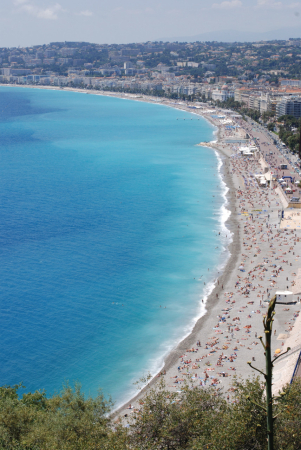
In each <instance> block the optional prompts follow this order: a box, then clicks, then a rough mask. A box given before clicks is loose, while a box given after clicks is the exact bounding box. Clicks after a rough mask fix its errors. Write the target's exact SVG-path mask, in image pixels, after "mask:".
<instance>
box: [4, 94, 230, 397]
mask: <svg viewBox="0 0 301 450" xmlns="http://www.w3.org/2000/svg"><path fill="white" fill-rule="evenodd" d="M177 119H178V120H177ZM184 119H185V120H184ZM191 119H192V120H191ZM213 131H214V130H213V128H212V126H211V125H210V124H208V123H207V122H206V121H205V120H204V119H200V120H198V119H197V117H196V116H195V115H192V114H190V113H186V112H183V111H177V110H174V109H171V108H168V107H164V106H160V105H153V104H147V103H142V102H134V101H126V100H122V99H115V98H109V97H101V96H94V95H84V94H79V93H75V92H64V91H47V90H37V89H22V88H8V87H1V88H0V136H1V139H0V217H1V220H0V266H1V271H0V320H1V328H0V338H1V365H0V383H1V384H14V383H18V382H20V381H23V383H24V384H25V386H26V388H27V390H35V389H39V388H45V389H46V390H47V392H48V393H52V392H54V391H55V390H59V389H60V388H61V387H62V384H63V382H64V381H66V380H70V382H73V381H76V380H77V381H80V382H81V383H82V386H83V389H84V391H85V392H86V393H87V394H88V393H90V394H91V395H96V394H97V390H98V388H102V389H103V390H104V392H105V394H111V395H112V397H113V399H114V400H115V401H116V402H117V404H120V403H121V402H122V401H124V400H128V399H129V398H130V395H132V393H135V389H136V388H135V387H134V386H133V382H134V381H136V380H137V379H139V378H140V377H141V376H143V375H145V374H147V373H148V372H149V371H150V372H151V373H153V374H154V373H155V370H157V369H159V368H160V367H161V365H162V362H163V357H164V355H165V354H166V353H167V352H168V351H169V350H170V349H171V348H172V347H173V346H174V345H175V343H176V342H177V341H178V340H179V339H180V337H183V336H184V335H185V334H187V333H188V332H189V330H190V329H191V326H192V324H193V322H194V321H195V319H196V317H198V316H200V314H201V313H202V307H201V304H200V300H201V298H204V295H205V291H204V289H207V290H208V289H209V286H210V282H211V281H212V279H213V278H214V277H215V276H216V271H217V266H218V265H219V264H221V263H222V261H223V260H224V259H225V257H226V256H225V255H226V252H225V251H224V249H223V245H224V243H223V231H224V229H223V225H222V220H223V217H224V212H223V211H222V205H223V204H224V186H223V184H222V181H221V179H220V177H219V175H218V167H219V165H220V162H219V161H218V158H217V155H216V154H215V153H214V152H213V151H212V150H210V149H206V148H201V147H197V146H195V144H196V143H198V142H200V141H204V140H210V139H212V135H213ZM213 196H214V197H213ZM220 231H222V234H221V236H219V235H218V232H220ZM208 268H209V269H210V270H209V271H208ZM200 277H202V278H201V280H200V279H199V278H200ZM204 282H206V286H204Z"/></svg>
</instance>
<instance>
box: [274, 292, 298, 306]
mask: <svg viewBox="0 0 301 450" xmlns="http://www.w3.org/2000/svg"><path fill="white" fill-rule="evenodd" d="M275 294H276V296H277V297H276V303H280V304H290V303H296V301H294V300H293V295H294V294H293V292H292V291H276V292H275Z"/></svg>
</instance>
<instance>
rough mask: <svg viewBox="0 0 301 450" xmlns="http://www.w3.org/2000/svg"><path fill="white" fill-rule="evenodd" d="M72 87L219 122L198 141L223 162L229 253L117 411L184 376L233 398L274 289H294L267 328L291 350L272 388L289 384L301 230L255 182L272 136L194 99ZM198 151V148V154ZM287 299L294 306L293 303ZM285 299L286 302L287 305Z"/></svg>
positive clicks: (260, 363)
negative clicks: (176, 339) (193, 314)
mask: <svg viewBox="0 0 301 450" xmlns="http://www.w3.org/2000/svg"><path fill="white" fill-rule="evenodd" d="M28 87H31V86H28ZM36 88H42V89H44V88H45V87H42V86H37V87H36ZM46 88H47V87H46ZM48 88H49V89H59V88H57V87H48ZM64 90H69V89H68V88H64ZM70 90H72V91H77V92H82V93H89V94H95V95H108V96H112V97H119V98H126V99H131V100H136V101H146V102H156V103H160V104H164V105H166V106H170V107H173V108H177V109H181V110H185V111H188V112H190V113H191V112H193V113H195V114H199V115H201V116H202V117H204V118H206V119H207V120H209V121H210V122H211V123H212V124H213V125H214V126H216V127H217V129H218V133H217V138H216V141H215V142H211V143H207V144H204V143H203V144H202V145H206V146H208V147H211V148H212V149H213V150H214V151H218V152H219V154H220V157H221V159H222V163H223V165H222V168H221V175H222V178H223V181H224V182H225V183H226V185H227V187H228V193H227V206H226V207H227V209H228V210H230V211H231V215H230V217H229V219H228V221H227V222H226V226H227V229H228V230H229V235H230V234H231V236H232V242H231V244H230V245H229V251H230V254H231V256H230V258H229V260H228V262H227V264H226V266H225V268H224V270H223V272H222V273H221V274H220V276H219V278H218V279H217V280H216V282H215V287H214V289H213V291H212V292H211V294H210V295H209V297H208V298H207V299H203V300H204V301H205V302H206V313H205V315H204V316H203V317H201V318H200V319H199V320H198V321H197V323H196V324H195V326H194V328H193V330H192V332H191V334H190V335H189V336H188V337H186V338H185V339H184V340H182V341H181V342H180V344H179V345H178V346H177V347H175V348H174V349H173V351H172V352H171V353H170V354H169V355H167V356H166V358H165V363H164V367H163V368H162V370H161V371H160V373H159V374H151V375H152V376H153V379H152V381H151V382H150V383H149V384H148V385H147V386H146V387H144V388H143V389H142V390H141V391H140V392H139V393H138V394H137V396H136V397H135V398H133V399H131V400H130V401H129V402H128V403H127V404H126V405H124V406H123V407H121V408H119V409H118V410H117V411H115V416H119V417H124V416H126V417H127V418H128V417H129V416H130V415H131V413H132V412H133V411H135V410H137V409H139V407H140V406H139V400H140V399H141V397H143V395H145V393H146V392H147V389H148V388H149V386H151V385H154V383H156V382H157V381H158V380H160V379H161V377H163V378H164V380H165V383H166V386H167V388H169V389H170V390H171V391H179V392H180V389H181V386H182V385H183V384H184V383H185V381H189V382H191V383H193V385H195V386H199V387H200V388H201V389H203V388H206V386H215V387H216V388H217V389H220V388H223V392H224V393H225V395H226V397H227V398H229V401H231V390H232V388H231V384H232V381H233V377H234V375H236V376H238V377H243V378H246V377H248V376H252V375H256V372H255V371H254V370H253V369H251V368H250V367H249V365H248V364H247V362H248V361H252V363H253V365H254V366H256V367H258V368H259V369H261V370H262V369H264V367H265V360H264V354H263V350H262V347H261V345H260V341H259V339H258V337H259V336H261V335H262V333H263V326H262V318H263V315H264V314H265V312H266V309H267V304H268V300H269V299H270V298H272V297H273V295H274V294H275V292H276V291H286V290H288V291H291V290H293V289H294V296H293V297H292V298H291V297H288V298H284V297H283V299H282V303H278V304H277V305H276V316H275V321H274V327H273V329H274V335H273V339H272V351H273V352H274V351H275V350H276V349H277V350H278V351H279V350H280V351H281V352H284V351H285V350H286V347H287V346H288V345H290V346H291V347H292V343H291V342H293V347H292V351H291V353H289V354H288V355H286V356H284V357H283V358H281V357H280V358H279V362H277V364H276V365H275V389H277V390H279V389H281V387H282V386H283V385H284V384H285V383H286V382H289V381H290V378H291V376H292V374H293V368H294V365H295V363H296V359H297V357H298V354H299V350H300V349H301V334H300V333H299V334H296V333H297V331H296V328H297V327H295V328H294V325H295V323H296V321H300V317H301V316H299V312H300V309H301V304H300V303H299V297H300V298H301V293H300V295H298V294H299V292H298V289H297V288H296V287H297V286H299V283H300V282H299V281H298V279H299V278H300V277H301V274H300V272H299V273H298V268H299V266H300V257H301V247H300V246H301V243H300V239H301V231H300V230H301V228H300V225H299V224H300V217H299V215H298V211H299V210H294V211H293V212H292V210H287V211H284V217H285V219H284V221H282V223H281V214H282V210H283V209H285V205H283V203H282V199H281V197H280V196H279V195H278V191H277V189H275V187H276V185H274V186H273V188H270V187H260V186H259V184H258V183H257V181H256V179H255V177H254V174H260V173H264V172H265V171H266V170H269V169H271V168H272V167H273V165H274V166H275V165H277V162H276V161H277V157H278V153H279V151H278V150H277V148H276V147H275V146H274V145H273V142H272V140H271V139H270V138H269V137H268V135H267V134H266V133H265V132H264V131H263V130H259V129H254V125H253V124H251V122H244V121H243V120H242V119H241V118H239V117H234V113H232V114H233V116H232V115H229V114H228V117H229V121H230V122H229V121H228V122H227V121H225V120H223V119H222V118H218V117H216V116H222V115H225V114H224V113H223V111H222V110H218V109H214V110H212V109H209V107H208V106H206V105H203V106H200V107H199V108H197V109H191V106H193V104H185V103H183V102H174V101H170V100H168V99H156V98H154V97H146V96H141V95H137V96H135V95H127V94H119V93H118V94H117V93H116V94H115V93H108V92H102V91H86V90H83V89H71V88H70ZM212 115H213V116H215V117H212ZM231 122H232V124H233V125H239V127H237V128H232V127H231V126H229V124H231ZM247 134H248V135H249V136H252V135H253V136H254V137H256V138H257V145H258V146H259V148H260V151H261V155H260V154H259V153H257V156H256V157H243V156H241V155H240V153H239V151H238V149H239V146H240V143H239V141H242V140H244V139H245V138H246V137H247ZM227 141H232V142H227ZM235 141H236V142H235ZM197 144H198V143H196V145H197ZM201 149H202V146H201V145H200V151H201ZM264 149H265V150H266V151H265V152H264ZM267 153H268V154H270V153H273V155H274V156H273V157H274V160H273V161H266V160H265V158H266V155H267ZM280 157H281V155H279V158H280ZM288 225H289V226H288ZM292 299H293V301H294V303H292V302H291V300H292ZM287 301H290V303H291V304H285V302H287ZM298 316H299V318H298Z"/></svg>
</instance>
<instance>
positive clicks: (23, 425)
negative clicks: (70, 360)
mask: <svg viewBox="0 0 301 450" xmlns="http://www.w3.org/2000/svg"><path fill="white" fill-rule="evenodd" d="M20 388H21V385H17V386H13V387H10V386H5V387H2V388H1V389H0V448H1V449H22V450H27V449H30V450H35V449H53V450H56V449H57V450H69V449H70V450H71V449H72V450H73V449H86V448H90V449H101V448H105V447H104V446H103V445H102V442H103V441H108V440H109V435H110V429H109V428H108V419H107V418H106V414H107V413H108V411H109V409H110V402H107V401H105V400H104V398H103V396H102V395H101V394H99V395H98V397H96V398H95V399H92V398H87V399H86V398H85V397H84V395H83V393H82V392H81V388H80V386H79V385H76V386H75V388H74V389H72V388H71V387H70V386H68V385H67V386H66V387H64V389H63V391H62V392H61V393H60V394H56V395H54V396H53V397H51V398H49V399H47V398H46V395H45V393H44V392H35V393H33V394H31V393H28V394H24V395H23V397H21V398H19V397H18V390H19V389H20Z"/></svg>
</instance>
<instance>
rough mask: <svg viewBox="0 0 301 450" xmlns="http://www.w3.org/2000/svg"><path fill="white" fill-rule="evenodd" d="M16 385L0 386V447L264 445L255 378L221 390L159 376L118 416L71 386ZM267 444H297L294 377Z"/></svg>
mask: <svg viewBox="0 0 301 450" xmlns="http://www.w3.org/2000/svg"><path fill="white" fill-rule="evenodd" d="M20 388H21V386H20V385H18V386H13V387H10V386H4V387H1V388H0V449H2V450H4V449H5V450H6V449H8V450H10V449H20V450H48V449H49V450H50V449H51V450H83V449H87V450H88V449H89V450H98V449H101V450H161V449H162V450H180V449H188V450H203V449H204V450H205V449H209V450H223V449H224V450H253V449H254V450H255V449H256V450H261V449H266V448H267V440H266V415H265V412H264V411H263V409H262V407H264V406H265V398H264V387H263V385H262V383H260V382H259V379H253V380H246V381H239V380H236V381H235V382H234V384H233V388H232V393H231V396H232V397H231V401H230V402H228V401H227V400H226V399H225V398H224V396H222V394H221V391H217V390H213V389H203V388H201V389H199V388H195V387H192V386H188V385H186V386H184V388H183V389H182V392H181V393H170V392H169V391H167V390H166V389H165V386H164V383H161V384H159V385H158V386H157V387H155V388H154V389H152V390H150V392H149V393H148V395H147V396H145V397H144V398H143V400H142V401H141V405H140V408H139V411H136V412H135V413H134V414H133V416H132V417H131V419H130V422H129V424H128V425H129V426H125V425H126V423H124V422H121V421H118V420H116V419H114V420H113V419H112V418H110V416H109V412H110V410H111V407H112V404H111V402H110V401H106V400H105V399H104V397H103V395H102V394H99V395H98V397H97V398H95V399H92V398H85V396H84V395H83V393H82V392H81V389H80V387H79V386H77V385H76V386H75V388H74V389H72V388H71V387H70V386H66V387H65V388H64V389H63V390H62V392H61V393H60V394H56V395H54V396H52V397H51V398H47V397H46V394H45V392H35V393H33V394H31V393H28V394H23V396H19V395H18V393H19V391H20ZM275 413H276V414H279V415H278V417H277V419H276V422H275V449H277V450H298V449H301V381H296V382H294V383H293V385H291V386H288V387H287V388H286V390H285V394H284V395H283V396H280V398H279V400H277V401H276V403H275Z"/></svg>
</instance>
